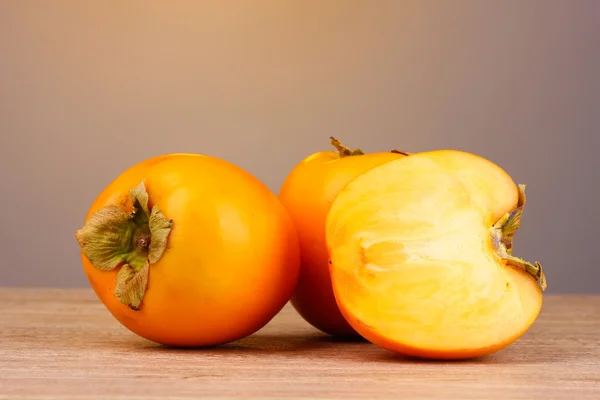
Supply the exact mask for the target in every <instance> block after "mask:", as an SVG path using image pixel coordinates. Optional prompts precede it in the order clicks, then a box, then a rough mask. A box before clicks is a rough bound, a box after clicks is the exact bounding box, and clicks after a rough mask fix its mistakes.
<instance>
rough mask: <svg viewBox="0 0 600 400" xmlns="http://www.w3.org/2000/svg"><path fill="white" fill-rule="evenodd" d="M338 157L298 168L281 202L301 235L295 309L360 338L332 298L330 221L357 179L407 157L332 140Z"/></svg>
mask: <svg viewBox="0 0 600 400" xmlns="http://www.w3.org/2000/svg"><path fill="white" fill-rule="evenodd" d="M331 140H332V144H334V145H335V146H336V147H337V151H322V152H317V153H314V154H312V155H310V156H308V157H307V158H305V159H304V160H302V162H300V163H299V164H298V165H296V166H295V167H294V169H293V170H292V171H291V172H290V174H289V175H288V176H287V178H286V179H285V181H284V183H283V185H282V187H281V190H280V192H279V199H280V201H281V203H282V204H283V205H284V206H285V207H286V209H287V210H288V212H289V214H290V216H291V217H292V220H293V221H294V225H295V227H296V231H297V232H298V238H299V241H300V255H301V260H302V266H301V270H300V279H299V281H298V286H297V288H296V291H295V292H294V295H293V296H292V300H291V303H292V305H293V306H294V308H295V309H296V310H297V311H298V313H299V314H300V315H301V316H302V317H303V318H304V319H305V320H306V321H307V322H308V323H310V324H311V325H313V326H314V327H316V328H317V329H319V330H321V331H323V332H325V333H328V334H331V335H337V336H356V332H355V331H354V330H353V329H352V327H351V326H350V325H349V324H348V323H347V322H346V320H345V319H344V317H343V316H342V314H341V313H340V311H339V308H338V306H337V304H336V301H335V297H334V296H333V289H332V286H331V278H330V276H329V255H328V253H327V245H326V243H325V220H326V217H327V212H328V211H329V207H330V204H331V202H332V201H333V199H334V197H335V196H336V195H337V193H338V192H339V191H340V190H341V189H342V188H343V187H344V185H346V184H347V183H348V182H349V181H350V180H352V179H353V178H354V177H356V176H358V175H360V174H361V173H363V172H365V171H367V170H368V169H370V168H373V167H375V166H377V165H380V164H383V163H385V162H388V161H391V160H395V159H398V158H400V157H402V156H403V153H401V152H398V153H395V152H378V153H371V154H364V153H363V152H362V151H361V150H350V149H348V148H347V147H345V146H343V145H342V144H341V143H340V142H339V141H337V140H336V139H334V138H331Z"/></svg>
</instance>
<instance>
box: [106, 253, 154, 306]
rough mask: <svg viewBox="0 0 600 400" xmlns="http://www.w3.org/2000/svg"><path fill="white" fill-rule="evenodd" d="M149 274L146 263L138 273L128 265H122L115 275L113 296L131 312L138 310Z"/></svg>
mask: <svg viewBox="0 0 600 400" xmlns="http://www.w3.org/2000/svg"><path fill="white" fill-rule="evenodd" d="M149 272H150V263H148V262H146V264H144V266H143V267H142V268H141V269H140V270H139V271H136V270H135V268H133V267H132V266H131V265H129V264H125V265H123V266H122V267H121V269H120V270H119V273H118V274H117V281H116V284H115V291H114V295H115V296H116V297H117V298H118V299H119V301H120V302H121V303H123V304H126V305H128V306H129V308H131V309H132V310H135V311H137V310H139V307H140V304H141V303H142V299H143V298H144V294H145V293H146V288H147V286H148V275H149Z"/></svg>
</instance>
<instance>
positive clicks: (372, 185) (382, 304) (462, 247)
mask: <svg viewBox="0 0 600 400" xmlns="http://www.w3.org/2000/svg"><path fill="white" fill-rule="evenodd" d="M517 199H518V191H517V188H516V185H515V184H514V182H512V180H511V179H510V177H508V175H507V174H506V173H505V172H504V171H503V170H501V169H500V168H499V167H497V166H495V165H494V164H492V163H490V162H488V161H486V160H484V159H482V158H479V157H476V156H473V155H470V154H466V153H462V152H454V151H437V152H429V153H423V154H415V155H411V156H409V157H405V158H402V159H399V160H397V161H392V162H389V163H386V164H384V165H382V166H379V167H376V168H374V169H372V170H370V171H368V172H366V173H364V174H363V175H361V176H359V177H357V178H356V179H354V180H353V181H352V182H350V183H349V184H348V185H347V186H346V187H345V188H344V190H343V191H342V192H340V194H339V195H338V196H337V197H336V199H335V201H334V202H333V204H332V207H331V210H330V212H329V215H328V219H327V242H328V247H329V249H330V253H331V261H332V281H333V285H334V289H335V293H336V298H337V301H338V303H340V304H341V308H343V310H344V312H345V313H346V314H349V317H350V319H351V320H354V323H355V325H357V326H358V329H359V330H363V332H365V331H368V334H371V335H372V334H373V333H376V336H378V335H381V336H382V337H384V338H386V341H392V342H397V343H401V344H402V345H404V346H410V347H414V348H425V349H432V350H439V351H460V350H464V349H479V348H486V347H490V346H495V345H498V344H499V343H504V342H511V341H513V340H515V339H516V338H517V337H518V336H520V335H521V334H522V333H523V332H524V331H525V330H527V328H528V327H529V326H530V325H531V323H532V322H533V320H534V319H535V318H536V316H537V314H538V313H539V310H540V307H541V294H540V290H539V288H538V286H537V282H536V281H535V280H534V279H533V278H532V277H531V276H529V275H527V274H526V273H525V272H523V271H520V270H516V269H514V268H513V267H507V266H505V263H504V262H503V261H502V260H500V259H499V257H498V256H497V255H496V254H495V250H494V247H493V244H492V241H491V234H490V233H491V227H492V225H493V224H494V223H495V222H496V221H497V220H498V219H499V218H500V217H501V216H502V215H503V214H504V213H506V212H509V211H511V210H512V209H513V208H514V207H516V204H517ZM355 328H357V327H355ZM368 338H369V339H371V338H370V337H368ZM375 341H377V340H375Z"/></svg>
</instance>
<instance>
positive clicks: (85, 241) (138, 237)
mask: <svg viewBox="0 0 600 400" xmlns="http://www.w3.org/2000/svg"><path fill="white" fill-rule="evenodd" d="M129 195H130V197H131V203H132V204H133V211H132V212H131V213H129V214H128V213H126V212H125V211H124V210H122V209H121V208H119V207H117V206H115V205H110V206H107V207H105V208H102V209H100V210H98V211H97V212H95V213H94V214H92V216H91V217H90V218H89V220H88V221H87V222H86V224H85V225H84V226H83V228H81V229H80V230H78V231H77V233H76V234H75V236H76V238H77V240H78V242H79V245H80V247H81V250H82V252H83V253H84V255H85V256H86V257H87V259H88V260H89V261H90V263H91V264H92V265H93V266H94V267H96V268H98V269H100V270H102V271H111V270H113V269H115V268H117V267H118V266H120V265H121V269H120V270H119V273H118V274H117V281H116V285H115V291H114V294H115V296H116V297H117V298H118V299H119V301H120V302H122V303H124V304H126V305H128V306H129V307H130V308H131V309H134V310H139V307H140V304H141V303H142V300H143V297H144V293H145V291H146V286H147V283H148V276H149V271H150V265H151V264H154V263H156V262H158V261H159V260H160V259H161V257H162V256H163V254H164V252H165V250H166V248H167V241H168V237H169V233H170V232H171V228H172V224H173V221H172V220H168V219H167V218H166V217H165V216H164V215H163V214H162V213H161V212H160V211H159V209H158V207H157V206H154V207H152V210H150V209H149V196H148V192H147V191H146V187H145V183H144V182H143V181H142V182H141V183H140V184H139V185H138V186H137V187H135V188H134V189H132V190H131V191H130V192H129Z"/></svg>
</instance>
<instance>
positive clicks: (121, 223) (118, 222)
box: [75, 205, 135, 271]
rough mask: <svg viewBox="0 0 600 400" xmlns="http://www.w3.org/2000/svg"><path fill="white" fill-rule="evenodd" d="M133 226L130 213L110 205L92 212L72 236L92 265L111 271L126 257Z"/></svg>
mask: <svg viewBox="0 0 600 400" xmlns="http://www.w3.org/2000/svg"><path fill="white" fill-rule="evenodd" d="M134 228H135V227H134V223H133V221H131V218H130V217H129V215H128V214H127V213H126V212H125V211H123V210H122V209H120V208H119V207H117V206H113V205H111V206H108V207H105V208H103V209H101V210H98V211H97V212H96V213H94V214H92V216H91V217H90V219H89V221H88V222H87V223H86V224H85V226H84V227H83V228H81V229H80V230H78V231H77V232H76V233H75V237H76V238H77V241H78V242H79V246H80V247H81V249H82V251H83V253H84V254H85V256H86V257H87V258H88V260H90V263H92V265H94V266H95V267H96V268H98V269H101V270H103V271H110V270H112V269H114V268H116V267H117V266H119V264H121V263H122V262H123V261H124V260H125V258H126V257H127V254H128V253H129V251H130V247H131V239H132V237H133V231H134Z"/></svg>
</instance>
